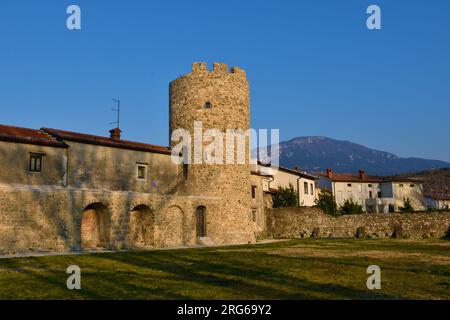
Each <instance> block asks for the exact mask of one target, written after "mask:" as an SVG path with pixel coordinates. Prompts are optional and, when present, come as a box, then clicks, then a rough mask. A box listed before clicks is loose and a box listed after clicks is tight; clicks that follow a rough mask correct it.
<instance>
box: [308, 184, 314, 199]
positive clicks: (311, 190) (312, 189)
mask: <svg viewBox="0 0 450 320" xmlns="http://www.w3.org/2000/svg"><path fill="white" fill-rule="evenodd" d="M309 187H310V192H311V195H312V196H313V195H314V185H313V184H312V183H311V184H310V185H309Z"/></svg>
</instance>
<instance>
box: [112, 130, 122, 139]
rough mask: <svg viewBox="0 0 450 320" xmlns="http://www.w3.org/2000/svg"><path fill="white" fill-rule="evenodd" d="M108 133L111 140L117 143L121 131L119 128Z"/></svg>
mask: <svg viewBox="0 0 450 320" xmlns="http://www.w3.org/2000/svg"><path fill="white" fill-rule="evenodd" d="M109 133H110V134H111V140H114V141H119V140H120V134H121V133H122V130H120V129H119V128H114V129H111V130H109Z"/></svg>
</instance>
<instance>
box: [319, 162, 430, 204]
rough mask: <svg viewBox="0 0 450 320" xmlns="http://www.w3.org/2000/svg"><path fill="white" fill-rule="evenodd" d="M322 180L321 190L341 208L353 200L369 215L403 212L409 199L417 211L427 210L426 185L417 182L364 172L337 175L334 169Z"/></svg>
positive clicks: (325, 174) (320, 179)
mask: <svg viewBox="0 0 450 320" xmlns="http://www.w3.org/2000/svg"><path fill="white" fill-rule="evenodd" d="M318 177H319V181H318V186H319V188H323V189H326V190H328V191H330V192H332V194H333V196H334V197H335V200H336V204H337V205H338V206H341V205H343V204H344V202H345V201H346V200H347V199H352V200H353V202H355V203H358V204H360V205H361V206H362V207H363V210H364V211H366V212H368V213H377V212H379V213H389V212H397V211H399V210H400V207H401V206H403V205H404V202H405V200H407V199H408V200H409V201H410V203H411V205H412V206H413V208H414V209H415V210H424V204H423V187H422V183H421V181H418V180H415V179H407V178H398V177H379V176H370V175H367V174H366V173H365V171H364V170H360V171H359V173H358V174H349V173H334V172H333V171H332V170H331V169H327V171H326V173H324V174H318Z"/></svg>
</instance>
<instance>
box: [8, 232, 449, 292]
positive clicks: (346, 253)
mask: <svg viewBox="0 0 450 320" xmlns="http://www.w3.org/2000/svg"><path fill="white" fill-rule="evenodd" d="M449 249H450V242H449V241H444V240H390V239H389V240H293V241H287V242H277V243H271V244H260V245H245V246H232V247H220V248H204V249H180V250H158V251H146V252H143V251H140V252H121V253H105V254H88V255H68V256H53V257H39V258H15V259H0V298H1V299H450V290H449V289H450V288H449V287H450V268H449V266H450V250H449ZM69 265H78V266H79V267H80V268H81V283H82V290H78V291H70V290H68V289H67V288H66V279H67V277H68V275H67V274H66V269H67V267H68V266H69ZM369 265H378V266H380V268H381V279H382V289H381V290H373V291H371V290H368V289H367V287H366V280H367V277H368V276H369V275H368V274H367V273H366V269H367V267H368V266H369Z"/></svg>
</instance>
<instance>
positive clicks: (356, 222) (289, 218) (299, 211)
mask: <svg viewBox="0 0 450 320" xmlns="http://www.w3.org/2000/svg"><path fill="white" fill-rule="evenodd" d="M449 226H450V212H446V213H442V212H441V213H438V212H436V213H428V212H422V213H410V214H359V215H346V216H338V217H334V216H330V215H327V214H324V213H323V212H322V211H321V210H320V209H317V208H278V209H268V210H267V212H266V231H265V232H264V233H263V234H262V236H265V237H274V238H281V239H288V238H307V237H311V236H312V235H313V233H314V234H315V235H317V236H319V237H354V236H356V233H357V229H358V228H360V227H363V228H364V233H365V236H368V237H371V238H384V237H392V236H393V235H394V231H395V230H397V233H398V234H397V236H399V237H405V238H422V237H443V236H446V235H447V234H448V232H449Z"/></svg>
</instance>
